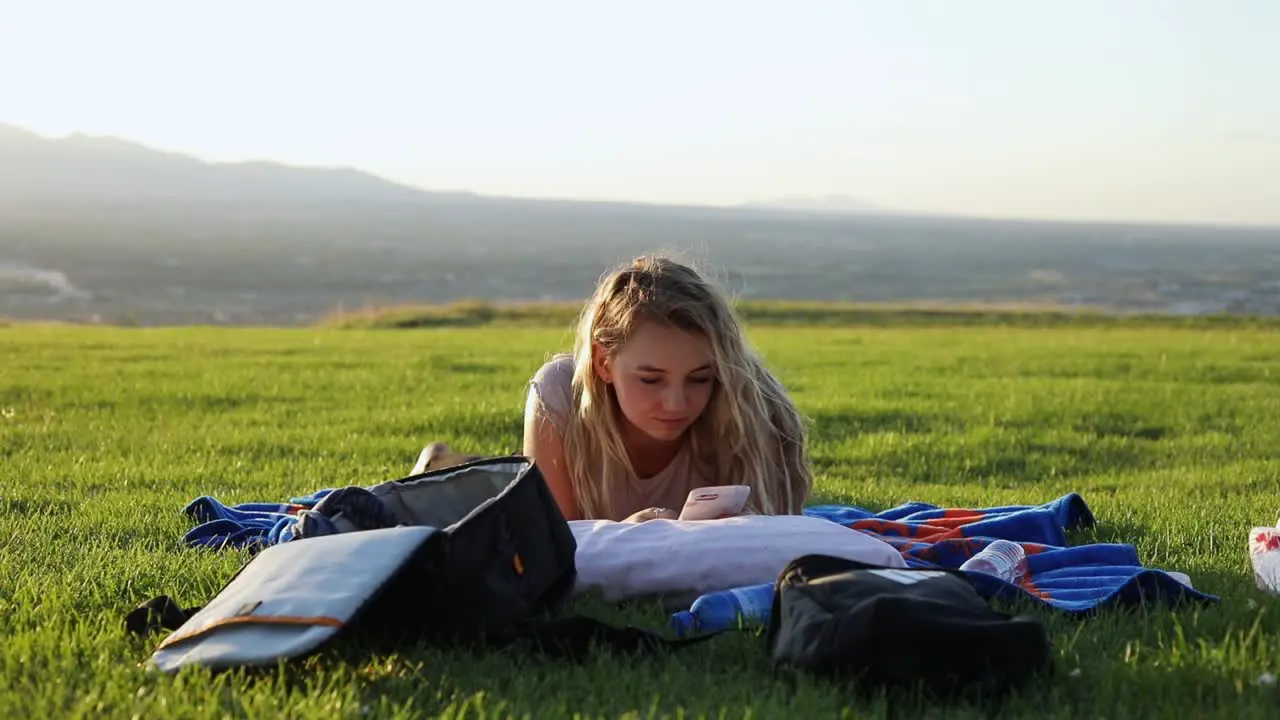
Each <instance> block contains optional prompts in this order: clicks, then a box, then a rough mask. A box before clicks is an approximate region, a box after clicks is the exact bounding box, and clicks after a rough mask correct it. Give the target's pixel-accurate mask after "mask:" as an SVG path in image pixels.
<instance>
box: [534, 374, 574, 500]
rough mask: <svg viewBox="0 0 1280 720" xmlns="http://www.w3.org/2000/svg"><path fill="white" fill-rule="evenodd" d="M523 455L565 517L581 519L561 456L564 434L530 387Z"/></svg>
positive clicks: (567, 470) (535, 391)
mask: <svg viewBox="0 0 1280 720" xmlns="http://www.w3.org/2000/svg"><path fill="white" fill-rule="evenodd" d="M524 454H525V456H526V457H529V458H532V459H533V461H534V462H535V463H537V465H538V470H539V471H540V472H541V473H542V478H543V480H545V481H546V483H547V488H548V489H550V490H551V495H552V496H553V497H555V499H556V504H557V505H559V506H560V514H562V515H564V518H565V519H566V520H581V519H582V517H581V513H580V512H579V510H578V501H577V499H576V498H574V496H573V485H572V484H571V483H570V481H569V468H568V467H567V466H566V465H565V459H564V435H563V434H561V432H560V430H559V429H557V428H556V425H555V423H554V422H551V419H550V418H548V417H547V416H546V414H545V413H544V412H543V411H542V408H541V403H540V401H539V398H538V391H537V390H536V389H535V388H533V387H530V388H529V398H528V400H527V401H526V402H525V408H524Z"/></svg>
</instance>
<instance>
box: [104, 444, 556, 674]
mask: <svg viewBox="0 0 1280 720" xmlns="http://www.w3.org/2000/svg"><path fill="white" fill-rule="evenodd" d="M331 499H332V502H328V503H327V504H326V501H330V500H331ZM322 505H323V507H322ZM314 510H315V511H316V513H317V514H316V515H313V516H310V520H311V522H310V523H307V524H309V525H310V530H309V531H308V532H301V533H299V535H298V537H297V538H295V539H293V540H290V541H289V542H285V543H280V544H277V545H273V546H270V547H268V548H267V549H265V550H263V551H262V552H260V553H258V554H257V555H255V556H254V557H253V558H252V559H250V560H249V562H247V563H246V564H245V565H244V566H243V567H242V568H241V569H240V571H239V572H237V573H236V575H235V576H233V577H232V578H231V579H230V581H229V582H228V583H227V584H226V585H225V586H224V587H223V588H222V590H221V591H220V592H219V593H218V595H217V596H215V597H214V598H213V599H212V601H210V602H209V603H208V604H207V605H205V606H203V607H200V608H193V609H190V610H182V609H181V608H179V607H178V606H177V604H176V603H174V602H173V601H172V600H171V599H170V598H168V597H167V596H161V597H158V598H153V599H152V600H150V601H148V602H146V603H143V604H142V605H140V606H139V607H138V608H136V609H135V610H134V611H133V612H131V613H130V614H129V615H128V617H127V618H126V626H127V627H128V628H129V629H130V630H131V631H133V632H138V633H143V634H145V633H146V632H148V631H150V630H153V629H156V628H157V627H163V628H168V629H171V630H173V631H174V632H173V633H172V634H170V635H169V636H168V637H166V638H165V639H164V640H163V641H162V642H161V643H160V645H159V646H158V647H157V648H156V651H155V652H154V653H153V655H152V662H153V664H154V665H156V666H157V667H159V668H160V669H162V670H166V671H176V670H178V669H180V668H181V667H184V666H186V665H191V664H199V665H204V666H207V667H210V668H215V669H217V668H226V667H236V666H251V665H274V664H275V663H276V662H277V661H278V660H279V659H281V658H297V657H301V656H303V655H306V654H309V653H311V652H314V651H316V650H317V649H319V648H320V647H321V646H322V645H324V644H325V643H327V642H328V641H330V640H332V639H334V638H336V637H338V636H340V635H341V636H351V635H358V636H361V637H365V638H370V637H372V638H375V639H380V638H393V639H396V640H398V641H400V642H404V641H410V642H412V641H416V640H427V641H431V642H452V643H457V642H463V643H469V644H499V645H500V644H503V643H507V642H510V641H511V640H513V639H515V638H518V637H521V636H525V635H528V634H530V633H531V632H533V631H534V630H536V628H537V627H538V626H539V625H541V624H543V623H546V622H548V621H549V620H550V619H552V618H553V617H554V616H555V615H556V613H558V612H559V611H560V610H561V609H562V607H563V606H564V604H565V603H566V602H567V600H568V598H569V596H570V594H571V593H572V591H573V586H574V583H575V582H576V579H577V571H576V566H575V565H574V555H575V553H576V550H577V545H576V543H575V541H574V538H573V534H572V533H571V532H570V530H569V525H568V523H567V522H566V521H565V519H564V517H563V515H562V514H561V513H560V510H559V507H558V506H557V505H556V502H555V499H554V497H553V496H552V495H551V492H550V490H549V489H548V488H547V486H546V483H545V482H544V481H543V479H542V475H541V473H540V472H539V470H538V468H537V466H536V465H534V464H533V462H532V461H531V460H529V459H527V458H523V457H518V456H513V457H504V458H490V459H482V460H477V461H474V462H470V463H467V464H464V465H460V466H454V467H449V468H442V469H440V470H435V471H431V472H426V473H421V474H418V475H414V476H410V477H407V478H404V479H402V480H396V481H393V482H387V483H382V484H379V485H375V486H372V487H369V488H345V489H343V490H342V491H339V492H336V493H333V494H331V495H330V496H327V497H326V498H324V500H323V501H322V503H320V504H317V505H316V507H315V509H314ZM299 525H304V523H301V522H300V523H299Z"/></svg>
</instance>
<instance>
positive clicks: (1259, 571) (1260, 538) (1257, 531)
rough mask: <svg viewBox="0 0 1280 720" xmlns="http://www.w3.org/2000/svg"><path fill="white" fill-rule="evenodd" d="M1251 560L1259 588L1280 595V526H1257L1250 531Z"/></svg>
mask: <svg viewBox="0 0 1280 720" xmlns="http://www.w3.org/2000/svg"><path fill="white" fill-rule="evenodd" d="M1249 560H1250V562H1252V563H1253V581H1254V583H1255V584H1257V586H1258V589H1259V590H1265V591H1266V592H1268V593H1271V594H1272V595H1280V528H1273V527H1256V528H1254V529H1253V530H1251V531H1249Z"/></svg>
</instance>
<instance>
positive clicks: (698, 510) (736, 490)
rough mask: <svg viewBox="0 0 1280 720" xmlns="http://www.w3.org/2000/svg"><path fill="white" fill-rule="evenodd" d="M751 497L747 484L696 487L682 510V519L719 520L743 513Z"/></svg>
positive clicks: (691, 491)
mask: <svg viewBox="0 0 1280 720" xmlns="http://www.w3.org/2000/svg"><path fill="white" fill-rule="evenodd" d="M749 497H751V488H750V486H747V485H714V486H710V487H701V488H695V489H694V490H690V491H689V497H688V499H686V500H685V501H684V508H683V509H681V510H680V519H681V520H718V519H720V518H727V517H734V516H735V515H740V514H742V510H743V508H745V507H746V506H747V498H749Z"/></svg>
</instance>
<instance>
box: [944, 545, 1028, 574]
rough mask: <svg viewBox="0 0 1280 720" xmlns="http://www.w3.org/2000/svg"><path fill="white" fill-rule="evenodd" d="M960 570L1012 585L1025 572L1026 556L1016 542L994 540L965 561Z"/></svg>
mask: <svg viewBox="0 0 1280 720" xmlns="http://www.w3.org/2000/svg"><path fill="white" fill-rule="evenodd" d="M960 569H961V570H966V571H973V572H980V573H986V574H987V575H994V576H995V577H998V578H1000V579H1001V580H1004V581H1005V582H1007V583H1014V582H1017V581H1018V578H1021V577H1022V576H1023V575H1024V574H1025V573H1026V572H1027V555H1026V553H1024V552H1023V551H1022V546H1021V545H1019V544H1018V543H1016V542H1010V541H1008V540H996V541H995V542H993V543H991V544H990V545H988V546H986V547H985V548H983V549H982V551H981V552H979V553H978V554H977V555H974V556H973V557H971V558H969V559H968V560H965V561H964V564H963V565H961V566H960Z"/></svg>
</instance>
